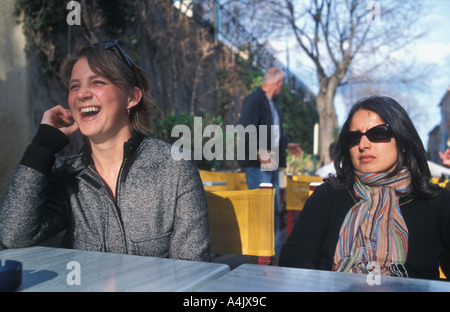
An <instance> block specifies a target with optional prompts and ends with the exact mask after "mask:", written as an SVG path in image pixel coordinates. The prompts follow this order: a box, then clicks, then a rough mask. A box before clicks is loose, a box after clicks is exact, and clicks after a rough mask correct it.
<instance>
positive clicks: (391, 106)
mask: <svg viewBox="0 0 450 312" xmlns="http://www.w3.org/2000/svg"><path fill="white" fill-rule="evenodd" d="M360 109H365V110H370V111H372V112H375V113H377V114H378V115H379V116H380V117H381V119H383V120H384V122H386V123H387V124H389V126H390V127H391V129H392V132H393V134H394V137H395V141H396V143H397V149H398V157H397V165H396V167H395V168H394V170H393V171H392V176H394V175H396V174H398V173H399V172H400V170H401V169H402V168H403V167H406V168H408V169H409V171H410V173H411V186H412V189H411V192H410V193H409V196H411V197H412V196H423V197H433V196H436V195H437V190H438V187H437V185H434V184H432V183H430V179H431V173H430V169H429V167H428V163H427V154H426V151H425V148H424V147H423V144H422V140H421V139H420V137H419V134H418V133H417V130H416V128H415V127H414V125H413V123H412V121H411V119H410V118H409V116H408V113H407V112H406V111H405V110H404V109H403V107H402V106H401V105H400V104H399V103H397V102H396V101H395V100H394V99H392V98H390V97H386V96H371V97H368V98H364V99H361V100H360V101H358V102H357V103H356V104H354V105H353V107H352V108H351V110H350V112H349V114H348V117H347V120H346V121H345V122H344V124H343V126H342V129H341V132H340V135H339V139H338V141H337V144H336V157H335V160H334V164H335V165H334V166H335V167H336V177H331V178H330V179H329V180H328V181H329V182H330V183H331V184H332V185H334V186H335V187H336V188H339V189H350V188H351V187H352V186H353V183H354V175H355V168H354V167H353V163H352V160H351V157H350V151H349V148H348V146H347V145H346V142H345V140H344V135H343V134H344V133H346V132H347V131H349V129H350V123H351V121H352V118H353V115H354V114H355V113H356V112H357V111H358V110H360Z"/></svg>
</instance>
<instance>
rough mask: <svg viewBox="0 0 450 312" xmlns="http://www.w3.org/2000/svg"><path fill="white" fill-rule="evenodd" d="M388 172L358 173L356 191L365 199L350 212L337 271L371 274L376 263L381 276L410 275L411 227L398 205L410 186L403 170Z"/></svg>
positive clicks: (337, 257) (343, 229) (341, 237)
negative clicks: (408, 271) (405, 264)
mask: <svg viewBox="0 0 450 312" xmlns="http://www.w3.org/2000/svg"><path fill="white" fill-rule="evenodd" d="M388 174H389V173H388V172H386V173H369V174H361V173H358V172H357V173H356V176H355V180H356V183H355V184H354V187H353V190H354V192H355V194H356V196H357V197H359V198H361V200H360V201H359V202H358V203H356V204H355V205H354V206H353V207H352V208H351V209H350V210H349V212H348V213H347V215H346V217H345V219H344V222H343V224H342V227H341V230H340V233H339V240H338V243H337V246H336V251H335V254H334V267H333V270H334V271H338V272H351V273H364V274H368V273H369V272H371V271H372V270H373V269H374V264H376V265H377V266H378V268H377V269H380V274H381V275H391V276H403V277H405V276H406V277H407V272H406V269H405V267H404V263H405V261H406V255H407V251H408V229H407V227H406V224H405V221H404V220H403V216H402V214H401V211H400V207H399V204H398V195H397V194H399V193H405V192H407V191H408V190H409V187H410V182H411V178H410V174H409V171H408V170H407V169H403V170H402V171H401V172H400V173H399V174H398V175H396V176H394V177H390V178H387V176H388Z"/></svg>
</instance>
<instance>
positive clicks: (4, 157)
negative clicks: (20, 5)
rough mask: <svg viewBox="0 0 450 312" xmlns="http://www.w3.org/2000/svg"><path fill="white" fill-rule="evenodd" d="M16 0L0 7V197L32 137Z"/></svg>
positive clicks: (28, 89) (26, 73)
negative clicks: (15, 10)
mask: <svg viewBox="0 0 450 312" xmlns="http://www.w3.org/2000/svg"><path fill="white" fill-rule="evenodd" d="M13 12H14V0H3V1H2V8H1V10H0V38H2V44H1V45H0V107H1V109H0V146H1V147H0V198H1V197H3V194H4V192H5V191H6V186H7V184H8V181H9V180H10V178H11V175H12V173H13V171H14V169H15V168H16V166H17V165H18V163H19V161H20V158H21V156H22V154H23V152H24V150H25V148H26V146H27V145H28V143H29V141H30V137H31V133H30V132H31V126H30V105H29V103H30V88H29V83H28V70H27V59H26V56H25V52H24V48H25V37H24V35H23V32H22V28H21V26H20V25H18V24H17V23H16V21H15V18H14V16H13Z"/></svg>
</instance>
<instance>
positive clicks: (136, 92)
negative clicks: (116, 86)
mask: <svg viewBox="0 0 450 312" xmlns="http://www.w3.org/2000/svg"><path fill="white" fill-rule="evenodd" d="M141 98H142V91H141V89H139V88H138V87H134V88H133V90H131V91H130V93H129V95H128V105H127V109H131V108H133V107H135V106H136V105H138V103H139V102H140V101H141Z"/></svg>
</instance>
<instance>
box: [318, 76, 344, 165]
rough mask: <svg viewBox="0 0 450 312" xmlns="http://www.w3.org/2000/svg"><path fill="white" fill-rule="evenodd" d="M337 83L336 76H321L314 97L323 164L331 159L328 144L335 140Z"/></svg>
mask: <svg viewBox="0 0 450 312" xmlns="http://www.w3.org/2000/svg"><path fill="white" fill-rule="evenodd" d="M338 85H339V79H337V78H336V77H332V78H327V77H325V78H322V80H321V83H320V91H319V94H318V95H317V97H316V105H317V109H318V113H319V159H320V162H321V163H323V164H327V163H329V162H330V161H331V159H330V154H329V146H330V144H331V143H332V142H333V141H334V140H335V138H334V131H335V127H336V124H337V118H336V110H335V108H334V96H335V95H336V90H337V87H338Z"/></svg>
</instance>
